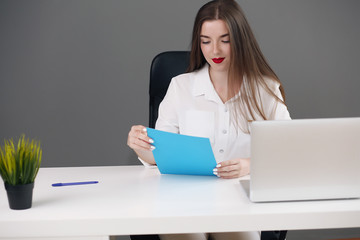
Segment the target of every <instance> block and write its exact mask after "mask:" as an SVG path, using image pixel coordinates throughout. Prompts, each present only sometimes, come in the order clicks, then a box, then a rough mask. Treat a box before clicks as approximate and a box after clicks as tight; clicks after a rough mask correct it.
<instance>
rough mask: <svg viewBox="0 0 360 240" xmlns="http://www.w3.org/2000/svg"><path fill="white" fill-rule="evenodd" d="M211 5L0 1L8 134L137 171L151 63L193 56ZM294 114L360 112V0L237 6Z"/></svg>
mask: <svg viewBox="0 0 360 240" xmlns="http://www.w3.org/2000/svg"><path fill="white" fill-rule="evenodd" d="M205 2H206V1H200V0H198V1H194V0H181V1H172V0H151V1H148V0H142V1H132V0H113V1H110V0H103V1H95V0H75V1H52V0H32V1H7V0H1V1H0V111H1V115H0V139H1V144H2V139H3V138H8V137H17V136H19V135H20V134H21V133H25V134H26V135H27V136H29V137H36V138H38V139H40V140H41V141H42V146H43V150H44V156H43V166H90V165H128V164H138V162H137V159H136V158H135V155H134V154H133V153H132V151H131V150H130V149H128V147H127V145H126V139H127V134H128V131H129V128H130V126H131V125H133V124H144V125H146V124H147V122H148V82H149V68H150V63H151V60H152V58H153V57H154V56H155V55H156V54H158V53H160V52H162V51H167V50H188V49H189V45H190V35H191V28H192V24H193V20H194V17H195V14H196V12H197V10H198V9H199V7H200V6H201V5H203V4H204V3H205ZM239 3H240V4H241V6H242V7H243V8H244V11H245V12H246V14H247V17H248V19H249V21H250V24H251V25H252V27H253V30H254V32H255V34H256V36H257V38H258V41H259V43H260V45H261V47H262V49H263V52H264V54H265V55H266V57H267V58H268V60H269V62H270V64H271V65H272V67H273V68H274V70H275V71H276V72H277V74H278V75H279V77H280V79H281V80H282V81H283V83H284V86H285V90H286V94H287V102H288V106H289V110H290V112H291V115H292V117H293V118H318V117H351V116H360V107H359V106H358V103H360V96H359V94H358V93H357V92H358V90H359V89H360V81H359V80H360V79H359V76H358V70H359V69H360V63H359V62H360V61H359V60H358V56H360V49H359V47H358V44H359V42H360V28H359V26H358V24H359V23H360V14H358V13H359V11H360V1H357V0H342V1H330V0H318V1H311V0H302V1H298V0H272V1H268V0H261V1H260V0H258V1H250V0H239Z"/></svg>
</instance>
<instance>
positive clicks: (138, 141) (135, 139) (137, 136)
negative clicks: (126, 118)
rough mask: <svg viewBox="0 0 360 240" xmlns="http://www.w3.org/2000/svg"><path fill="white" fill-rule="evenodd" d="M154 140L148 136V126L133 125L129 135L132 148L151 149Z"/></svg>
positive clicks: (129, 143) (128, 142)
mask: <svg viewBox="0 0 360 240" xmlns="http://www.w3.org/2000/svg"><path fill="white" fill-rule="evenodd" d="M151 143H154V141H153V140H152V139H151V138H149V137H148V136H147V132H146V127H144V126H142V125H135V126H132V127H131V129H130V132H129V135H128V140H127V144H128V146H129V147H130V148H132V149H133V150H135V151H137V150H140V151H151V150H153V149H154V146H152V145H151Z"/></svg>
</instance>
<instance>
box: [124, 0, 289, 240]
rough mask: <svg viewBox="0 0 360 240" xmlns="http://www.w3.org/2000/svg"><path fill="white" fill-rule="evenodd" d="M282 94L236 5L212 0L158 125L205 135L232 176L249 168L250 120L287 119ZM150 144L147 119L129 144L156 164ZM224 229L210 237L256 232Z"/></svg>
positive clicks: (221, 168)
mask: <svg viewBox="0 0 360 240" xmlns="http://www.w3.org/2000/svg"><path fill="white" fill-rule="evenodd" d="M284 99H285V97H284V91H283V88H282V85H281V83H280V81H279V79H278V77H277V76H276V74H275V73H274V72H273V70H272V69H271V68H270V66H269V65H268V63H267V62H266V60H265V58H264V56H263V54H262V53H261V50H260V48H259V46H258V43H257V41H256V39H255V37H254V35H253V33H252V30H251V28H250V26H249V24H248V22H247V20H246V18H245V15H244V13H243V12H242V10H241V9H240V7H239V6H238V4H237V3H236V2H235V1H233V0H215V1H211V2H209V3H207V4H205V5H204V6H203V7H201V8H200V10H199V12H198V13H197V16H196V19H195V24H194V29H193V36H192V47H191V54H190V66H189V69H188V73H186V74H182V75H179V76H177V77H175V78H173V79H172V81H171V83H170V86H169V88H168V91H167V94H166V96H165V98H164V100H163V101H162V103H161V104H160V107H159V117H158V120H157V122H156V129H159V130H163V131H168V132H175V133H180V134H186V135H192V136H200V137H208V138H210V142H211V145H212V148H213V152H214V155H215V158H216V161H217V163H218V165H217V167H216V168H215V169H214V174H215V175H217V176H218V177H220V178H237V177H241V176H244V175H247V174H249V166H250V135H249V132H250V130H251V129H250V128H251V125H250V123H251V121H253V120H270V119H273V120H274V119H290V116H289V112H288V110H287V107H286V105H285V103H284ZM152 143H153V140H152V139H150V138H149V137H148V136H147V134H146V129H145V127H144V126H141V125H137V126H133V127H132V128H131V130H130V132H129V135H128V145H129V147H130V148H132V149H133V150H134V151H135V152H136V154H137V155H138V157H139V159H140V160H141V161H142V162H143V163H144V165H154V164H156V163H155V161H154V157H153V155H152V152H151V150H152V148H153V146H152V145H151V144H152ZM224 234H230V233H224ZM224 234H214V235H213V236H212V237H213V238H215V239H220V238H222V239H241V237H242V236H241V234H243V235H244V234H245V236H244V239H259V233H257V232H256V233H231V234H230V235H232V236H230V235H226V236H224ZM249 234H250V235H249ZM206 236H207V235H206V234H203V235H202V236H200V239H202V238H203V239H206ZM176 237H181V236H180V235H177V236H176ZM187 237H192V236H190V235H189V236H187ZM196 237H198V236H196ZM162 238H165V236H164V237H163V236H162Z"/></svg>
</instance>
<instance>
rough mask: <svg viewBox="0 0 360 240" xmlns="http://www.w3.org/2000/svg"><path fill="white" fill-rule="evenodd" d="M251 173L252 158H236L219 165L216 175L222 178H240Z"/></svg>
mask: <svg viewBox="0 0 360 240" xmlns="http://www.w3.org/2000/svg"><path fill="white" fill-rule="evenodd" d="M249 173H250V158H236V159H232V160H228V161H223V162H221V163H219V164H218V165H217V166H216V168H215V169H214V174H215V175H216V176H218V177H220V178H227V179H229V178H238V177H242V176H245V175H247V174H249Z"/></svg>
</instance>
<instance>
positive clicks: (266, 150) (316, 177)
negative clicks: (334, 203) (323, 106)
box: [249, 118, 360, 202]
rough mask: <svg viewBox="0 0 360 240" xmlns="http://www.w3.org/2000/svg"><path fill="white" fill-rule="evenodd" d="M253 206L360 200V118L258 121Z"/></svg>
mask: <svg viewBox="0 0 360 240" xmlns="http://www.w3.org/2000/svg"><path fill="white" fill-rule="evenodd" d="M249 191H250V192H249V198H250V200H251V201H252V202H273V201H300V200H320V199H321V200H323V199H346V198H359V197H360V118H327V119H326V118H325V119H299V120H281V121H254V122H253V123H252V124H251V166H250V183H249Z"/></svg>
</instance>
